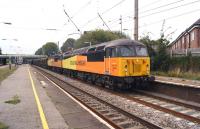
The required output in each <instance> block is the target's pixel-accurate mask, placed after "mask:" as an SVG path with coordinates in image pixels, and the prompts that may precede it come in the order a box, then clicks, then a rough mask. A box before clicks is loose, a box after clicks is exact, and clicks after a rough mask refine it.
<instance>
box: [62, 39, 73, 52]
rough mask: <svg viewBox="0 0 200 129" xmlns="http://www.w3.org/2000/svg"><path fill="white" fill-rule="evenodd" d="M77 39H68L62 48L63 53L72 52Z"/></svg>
mask: <svg viewBox="0 0 200 129" xmlns="http://www.w3.org/2000/svg"><path fill="white" fill-rule="evenodd" d="M75 41H76V40H75V39H73V38H68V39H67V40H66V41H65V42H64V43H63V45H62V47H61V51H62V52H67V51H68V50H71V48H74V43H75Z"/></svg>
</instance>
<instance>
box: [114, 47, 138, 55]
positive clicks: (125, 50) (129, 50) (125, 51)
mask: <svg viewBox="0 0 200 129" xmlns="http://www.w3.org/2000/svg"><path fill="white" fill-rule="evenodd" d="M118 56H119V57H131V56H136V53H135V49H134V46H128V45H126V46H119V47H118Z"/></svg>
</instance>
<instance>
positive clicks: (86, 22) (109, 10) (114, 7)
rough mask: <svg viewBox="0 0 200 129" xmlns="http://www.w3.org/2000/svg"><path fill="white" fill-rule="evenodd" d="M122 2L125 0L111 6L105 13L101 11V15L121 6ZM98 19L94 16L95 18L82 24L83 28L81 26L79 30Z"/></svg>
mask: <svg viewBox="0 0 200 129" xmlns="http://www.w3.org/2000/svg"><path fill="white" fill-rule="evenodd" d="M124 1H126V0H121V1H119V2H117V3H116V4H115V5H113V6H112V7H110V8H108V9H106V10H105V11H103V13H102V14H105V13H107V12H109V11H110V10H112V9H113V8H115V7H117V6H118V5H120V4H122V3H123V2H124ZM98 17H99V16H96V17H94V18H92V19H90V20H88V21H87V22H86V23H85V24H83V26H82V27H81V28H83V27H85V26H87V25H88V24H89V23H91V22H92V21H94V20H96V19H97V18H98Z"/></svg>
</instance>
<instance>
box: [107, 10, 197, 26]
mask: <svg viewBox="0 0 200 129" xmlns="http://www.w3.org/2000/svg"><path fill="white" fill-rule="evenodd" d="M199 11H200V9H195V10H192V11H188V12H184V13H181V14H178V15H174V16H171V17H166V18H164V19H165V20H170V19H174V18H177V17H181V16H184V15H188V14H191V13H194V12H199ZM129 21H131V22H132V21H133V19H131V20H125V21H123V23H126V22H129ZM160 22H163V19H162V20H158V21H155V22H152V23H149V24H145V26H151V25H154V24H156V23H160ZM117 25H118V23H116V25H113V26H111V27H115V26H117ZM145 26H139V28H142V27H145Z"/></svg>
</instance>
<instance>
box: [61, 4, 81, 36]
mask: <svg viewBox="0 0 200 129" xmlns="http://www.w3.org/2000/svg"><path fill="white" fill-rule="evenodd" d="M63 10H64V13H65V14H66V15H67V17H68V18H69V20H70V21H71V22H72V24H73V25H74V26H75V27H76V29H77V30H78V31H79V32H80V34H82V33H81V30H80V29H79V28H78V26H77V25H76V24H75V23H74V21H73V20H72V19H71V17H70V16H69V14H68V13H67V12H66V10H65V7H64V5H63Z"/></svg>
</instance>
